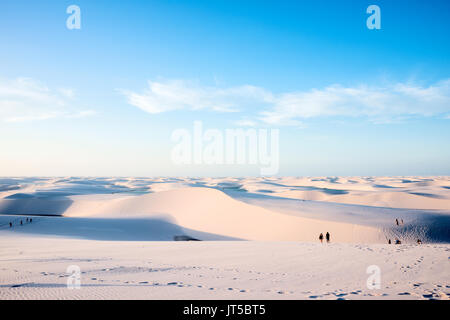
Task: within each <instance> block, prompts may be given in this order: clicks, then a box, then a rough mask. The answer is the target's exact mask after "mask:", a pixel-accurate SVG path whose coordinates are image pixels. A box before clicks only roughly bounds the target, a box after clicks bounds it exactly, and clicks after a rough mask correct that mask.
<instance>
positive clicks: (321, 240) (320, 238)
mask: <svg viewBox="0 0 450 320" xmlns="http://www.w3.org/2000/svg"><path fill="white" fill-rule="evenodd" d="M319 240H320V243H323V233H321V234H320V236H319Z"/></svg>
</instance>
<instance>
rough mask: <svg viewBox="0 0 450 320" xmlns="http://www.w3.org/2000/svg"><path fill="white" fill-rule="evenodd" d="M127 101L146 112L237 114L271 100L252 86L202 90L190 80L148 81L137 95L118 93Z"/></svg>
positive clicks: (203, 88) (127, 91)
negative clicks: (256, 103) (183, 111)
mask: <svg viewBox="0 0 450 320" xmlns="http://www.w3.org/2000/svg"><path fill="white" fill-rule="evenodd" d="M119 92H121V93H122V94H124V95H125V96H126V98H127V102H128V103H129V104H131V105H133V106H135V107H138V108H140V109H142V110H144V111H146V112H148V113H153V114H156V113H162V112H167V111H173V110H181V109H187V110H213V111H218V112H237V111H241V110H240V108H241V107H245V106H247V105H248V104H250V103H253V102H254V101H260V100H261V99H263V100H264V99H271V98H272V97H271V93H269V92H267V91H265V90H264V89H261V88H258V87H254V86H249V85H246V86H239V87H232V88H218V87H204V86H200V85H199V84H197V83H196V82H193V81H184V80H170V81H165V82H155V81H149V82H148V88H146V89H145V90H143V91H142V92H140V93H137V92H133V91H130V90H119Z"/></svg>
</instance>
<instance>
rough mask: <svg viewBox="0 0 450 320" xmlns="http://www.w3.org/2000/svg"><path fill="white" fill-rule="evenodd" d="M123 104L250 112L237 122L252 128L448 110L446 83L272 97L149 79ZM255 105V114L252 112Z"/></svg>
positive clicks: (158, 109)
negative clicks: (308, 120)
mask: <svg viewBox="0 0 450 320" xmlns="http://www.w3.org/2000/svg"><path fill="white" fill-rule="evenodd" d="M120 92H121V93H122V94H124V95H125V96H126V98H127V101H128V103H129V104H131V105H133V106H136V107H138V108H140V109H142V110H144V111H146V112H149V113H152V114H155V113H162V112H167V111H173V110H181V109H187V110H213V111H220V112H230V111H234V112H247V113H248V112H249V111H250V110H251V111H252V112H253V114H254V117H253V118H252V119H249V117H248V116H247V117H243V118H242V119H241V120H238V122H237V123H241V124H242V125H254V124H256V121H260V122H262V123H266V124H271V125H295V126H298V125H301V124H302V122H303V121H304V120H305V119H310V118H318V117H351V118H366V119H368V120H370V121H373V122H395V121H398V120H399V119H407V118H409V117H413V116H422V117H428V116H437V115H444V114H448V113H449V112H450V79H447V80H444V81H440V82H437V83H434V84H432V85H428V86H420V85H416V84H411V83H396V84H391V85H385V86H368V85H359V86H354V87H344V86H341V85H333V86H329V87H326V88H323V89H311V90H307V91H294V92H285V93H279V94H276V93H273V92H271V91H269V90H266V89H264V88H260V87H256V86H251V85H245V86H239V87H231V88H219V87H204V86H200V85H198V84H197V83H193V82H188V81H182V80H173V81H164V82H154V81H149V83H148V88H147V89H145V90H144V91H143V92H140V93H137V92H133V91H129V90H121V91H120ZM255 106H258V107H259V111H257V112H254V111H255V108H254V107H255Z"/></svg>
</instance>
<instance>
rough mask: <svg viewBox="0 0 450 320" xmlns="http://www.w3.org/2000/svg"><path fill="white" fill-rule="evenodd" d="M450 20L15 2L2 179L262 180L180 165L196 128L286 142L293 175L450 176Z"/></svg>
mask: <svg viewBox="0 0 450 320" xmlns="http://www.w3.org/2000/svg"><path fill="white" fill-rule="evenodd" d="M72 4H75V5H78V6H79V7H80V9H81V29H80V30H69V29H67V28H66V19H67V18H68V17H69V15H68V14H67V13H66V8H67V7H68V6H69V5H72ZM371 4H376V5H378V6H379V7H380V9H381V30H369V29H368V28H367V27H366V19H367V18H368V17H369V14H367V13H366V8H367V7H368V6H369V5H371ZM449 9H450V4H449V2H448V1H436V0H435V1H427V2H425V1H401V0H397V1H361V0H359V1H357V0H355V1H308V2H306V1H286V2H282V1H167V0H166V1H126V2H125V1H82V0H74V1H33V2H30V1H25V0H14V1H12V0H11V1H10V0H6V1H2V2H1V4H0V41H1V43H2V45H1V47H2V50H0V135H1V137H2V138H1V139H0V148H1V149H2V153H1V156H0V175H3V176H13V175H93V176H95V175H115V176H121V175H133V176H175V175H183V176H204V175H211V176H232V175H238V176H242V175H258V174H259V170H258V168H257V166H252V165H246V166H240V165H182V166H177V165H174V164H173V163H172V162H171V150H172V148H173V146H174V143H173V141H171V134H172V133H173V131H174V130H176V129H178V128H186V129H187V130H191V129H192V126H193V123H194V121H202V122H203V124H204V127H207V128H213V129H218V130H225V129H226V128H236V127H242V126H244V125H245V128H258V129H259V128H265V129H273V128H277V129H279V130H280V151H279V152H280V169H279V175H450V148H449V142H448V141H450V126H449V124H450V119H449V118H450V102H449V101H450V89H449V88H450V82H449V79H450V62H449V61H450V59H448V57H449V54H450V36H449V35H450V32H449V31H450V28H449V24H450V22H449V21H450V10H449Z"/></svg>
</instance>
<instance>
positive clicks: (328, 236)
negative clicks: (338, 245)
mask: <svg viewBox="0 0 450 320" xmlns="http://www.w3.org/2000/svg"><path fill="white" fill-rule="evenodd" d="M325 237H326V238H327V243H329V242H330V234H329V233H328V232H327V234H326V235H325Z"/></svg>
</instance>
